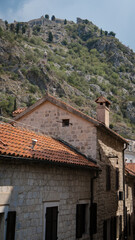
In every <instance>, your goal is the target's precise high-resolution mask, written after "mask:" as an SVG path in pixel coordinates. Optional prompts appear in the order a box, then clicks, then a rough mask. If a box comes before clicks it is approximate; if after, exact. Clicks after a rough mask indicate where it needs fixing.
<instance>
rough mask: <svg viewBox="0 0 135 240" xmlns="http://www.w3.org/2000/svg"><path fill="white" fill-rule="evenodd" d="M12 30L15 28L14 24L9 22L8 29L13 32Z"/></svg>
mask: <svg viewBox="0 0 135 240" xmlns="http://www.w3.org/2000/svg"><path fill="white" fill-rule="evenodd" d="M14 30H15V26H14V24H13V23H11V24H10V31H11V32H14Z"/></svg>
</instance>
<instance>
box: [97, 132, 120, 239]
mask: <svg viewBox="0 0 135 240" xmlns="http://www.w3.org/2000/svg"><path fill="white" fill-rule="evenodd" d="M97 137H98V145H97V161H98V163H99V164H100V166H101V169H102V172H101V174H100V176H99V178H98V179H97V185H96V187H95V199H96V201H97V203H98V234H97V236H95V239H103V221H104V220H107V219H110V218H111V217H114V216H120V215H122V216H123V201H122V200H120V201H119V199H118V194H119V191H122V192H123V160H122V149H123V144H122V143H121V142H120V141H118V140H117V139H115V138H113V137H112V136H110V135H109V134H108V133H106V132H104V131H101V130H100V129H98V135H97ZM106 165H109V166H110V167H111V190H110V191H107V190H106ZM116 168H118V169H119V189H118V191H117V190H116ZM123 224H124V219H123ZM97 237H98V238H97Z"/></svg>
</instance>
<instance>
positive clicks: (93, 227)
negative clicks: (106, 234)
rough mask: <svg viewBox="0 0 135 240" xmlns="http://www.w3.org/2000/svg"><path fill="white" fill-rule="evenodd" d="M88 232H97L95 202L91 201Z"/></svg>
mask: <svg viewBox="0 0 135 240" xmlns="http://www.w3.org/2000/svg"><path fill="white" fill-rule="evenodd" d="M90 232H91V234H95V233H97V203H92V205H91V208H90Z"/></svg>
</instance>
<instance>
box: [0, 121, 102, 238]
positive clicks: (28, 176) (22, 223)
mask: <svg viewBox="0 0 135 240" xmlns="http://www.w3.org/2000/svg"><path fill="white" fill-rule="evenodd" d="M98 171H99V167H98V166H97V164H96V163H95V162H93V161H92V160H91V159H90V158H87V157H85V156H84V155H82V154H80V153H78V152H77V151H75V149H71V148H70V147H69V146H67V145H65V144H63V143H61V142H59V141H56V140H54V139H52V138H50V137H45V136H43V135H38V134H35V133H34V132H31V131H27V130H21V129H19V128H16V127H13V126H11V125H9V124H4V123H0V239H1V240H24V239H25V240H30V239H31V240H41V239H43V240H56V239H59V240H63V239H64V240H74V239H85V240H88V239H90V215H91V214H93V215H94V216H95V215H96V208H95V212H93V211H92V210H90V207H91V206H93V207H96V205H95V203H94V201H93V194H92V189H91V181H92V179H93V178H95V177H98ZM95 220H96V219H95ZM91 223H94V224H95V223H96V221H95V222H92V221H91Z"/></svg>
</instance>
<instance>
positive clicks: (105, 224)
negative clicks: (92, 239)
mask: <svg viewBox="0 0 135 240" xmlns="http://www.w3.org/2000/svg"><path fill="white" fill-rule="evenodd" d="M103 240H107V220H104V223H103Z"/></svg>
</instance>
